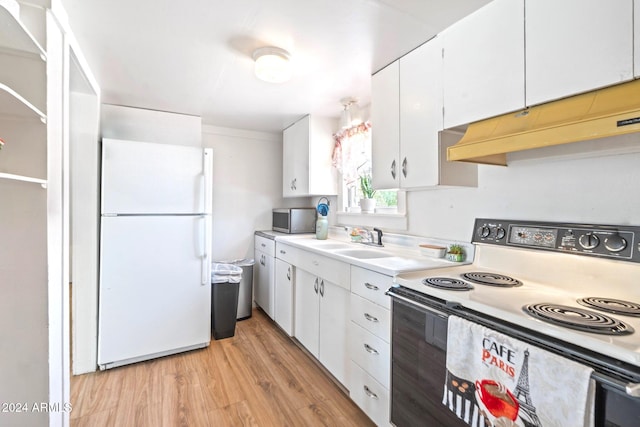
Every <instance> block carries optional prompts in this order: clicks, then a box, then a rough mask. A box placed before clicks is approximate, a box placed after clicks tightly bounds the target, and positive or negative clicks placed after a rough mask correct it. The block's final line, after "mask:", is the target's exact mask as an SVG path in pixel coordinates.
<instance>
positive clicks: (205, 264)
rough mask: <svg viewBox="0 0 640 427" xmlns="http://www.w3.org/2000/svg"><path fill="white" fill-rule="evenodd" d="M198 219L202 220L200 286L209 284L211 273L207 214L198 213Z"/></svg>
mask: <svg viewBox="0 0 640 427" xmlns="http://www.w3.org/2000/svg"><path fill="white" fill-rule="evenodd" d="M200 220H201V221H202V234H201V239H200V242H201V244H202V248H201V249H202V250H201V253H202V255H200V256H201V271H202V274H201V284H202V286H206V285H208V284H209V282H210V281H209V276H210V275H211V273H210V270H209V265H210V262H209V251H208V248H209V235H210V234H211V233H210V232H209V215H200Z"/></svg>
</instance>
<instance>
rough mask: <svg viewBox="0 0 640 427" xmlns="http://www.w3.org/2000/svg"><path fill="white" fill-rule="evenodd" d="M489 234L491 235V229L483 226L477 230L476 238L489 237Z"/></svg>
mask: <svg viewBox="0 0 640 427" xmlns="http://www.w3.org/2000/svg"><path fill="white" fill-rule="evenodd" d="M490 234H491V229H490V228H489V227H487V226H486V225H483V226H482V227H480V228H479V229H478V236H480V237H489V235H490Z"/></svg>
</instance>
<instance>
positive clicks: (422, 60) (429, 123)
mask: <svg viewBox="0 0 640 427" xmlns="http://www.w3.org/2000/svg"><path fill="white" fill-rule="evenodd" d="M441 130H442V47H441V45H440V39H439V38H435V39H433V40H431V41H430V42H428V43H425V44H424V45H422V46H420V47H419V48H417V49H415V50H414V51H412V52H410V53H408V54H407V55H405V56H403V57H402V58H400V157H399V159H400V180H401V183H402V187H406V188H410V187H422V186H428V185H437V184H439V181H438V176H439V174H438V169H439V165H438V132H439V131H441Z"/></svg>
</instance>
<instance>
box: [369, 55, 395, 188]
mask: <svg viewBox="0 0 640 427" xmlns="http://www.w3.org/2000/svg"><path fill="white" fill-rule="evenodd" d="M371 126H372V129H371V132H372V133H371V138H372V151H371V155H372V162H371V166H372V179H373V187H374V188H380V189H383V188H398V187H399V186H400V174H399V167H400V166H399V158H400V63H399V62H398V61H396V62H394V63H392V64H390V65H388V66H387V67H386V68H383V69H382V70H380V71H378V72H377V73H376V74H374V75H373V76H372V77H371Z"/></svg>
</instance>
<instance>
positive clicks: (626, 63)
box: [505, 0, 640, 112]
mask: <svg viewBox="0 0 640 427" xmlns="http://www.w3.org/2000/svg"><path fill="white" fill-rule="evenodd" d="M636 3H637V4H638V5H639V6H640V2H638V1H637V0H636ZM633 13H634V12H633V0H615V1H611V0H588V1H585V0H563V1H560V2H558V1H556V0H535V1H527V2H526V24H525V27H526V94H527V105H535V104H540V103H543V102H546V101H549V100H553V99H558V98H563V97H566V96H571V95H574V94H577V93H581V92H588V91H590V90H593V89H598V88H601V87H604V86H609V85H614V84H617V83H620V82H623V81H626V80H631V79H632V78H633V48H634V46H633ZM635 13H636V16H638V11H637V10H636V12H635ZM638 25H640V24H638ZM636 32H637V30H636ZM636 40H637V36H636ZM637 49H638V46H637V44H636V50H637ZM635 60H636V63H638V60H639V59H638V55H636V59H635ZM636 74H638V72H637V70H636ZM506 111H507V110H505V112H506Z"/></svg>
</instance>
